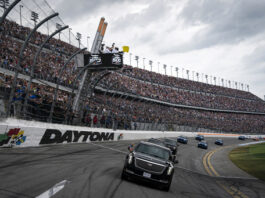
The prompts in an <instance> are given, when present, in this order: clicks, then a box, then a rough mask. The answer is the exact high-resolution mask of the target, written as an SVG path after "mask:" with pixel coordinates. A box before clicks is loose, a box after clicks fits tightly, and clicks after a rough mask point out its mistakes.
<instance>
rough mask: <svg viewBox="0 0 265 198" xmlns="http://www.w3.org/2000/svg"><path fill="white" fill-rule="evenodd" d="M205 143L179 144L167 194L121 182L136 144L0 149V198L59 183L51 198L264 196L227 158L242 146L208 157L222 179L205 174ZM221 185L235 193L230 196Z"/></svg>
mask: <svg viewBox="0 0 265 198" xmlns="http://www.w3.org/2000/svg"><path fill="white" fill-rule="evenodd" d="M206 140H207V141H208V144H209V148H208V150H203V149H199V148H197V141H195V140H194V139H193V138H189V142H188V144H187V145H183V144H180V146H179V152H178V159H179V163H178V164H176V168H175V174H174V178H173V181H172V185H171V189H170V191H169V192H165V191H162V190H160V189H159V188H157V186H152V185H149V184H146V183H139V182H135V181H123V180H121V179H120V175H121V170H122V167H123V164H124V158H125V153H127V147H128V145H129V144H130V143H134V141H120V142H103V143H93V144H92V143H86V144H67V145H66V144H64V145H53V146H45V147H35V148H20V149H7V148H1V149H0V197H1V198H2V197H3V198H6V197H16V198H17V197H21V198H24V197H25V198H27V197H37V196H39V195H40V194H42V193H43V192H45V191H47V190H48V189H50V188H51V187H52V186H54V185H55V184H57V183H59V182H61V181H63V180H67V181H69V183H67V184H66V185H65V187H64V188H63V189H62V190H61V191H59V192H58V193H56V194H55V195H54V196H53V197H54V198H59V197H60V198H62V197H63V198H68V197H69V198H70V197H71V198H73V197H76V198H77V197H78V198H82V197H86V198H94V197H99V198H100V197H102V198H107V197H126V198H129V197H134V198H135V197H137V198H141V197H145V198H148V197H150V198H155V197H167V198H170V197H195V198H200V197H234V198H236V197H242V198H247V197H249V198H255V197H265V183H264V182H262V181H260V180H257V179H255V178H252V177H251V176H249V175H247V174H246V173H244V172H243V171H241V170H239V169H238V168H237V167H235V166H234V165H233V164H232V163H230V162H229V159H228V156H227V153H228V152H229V150H231V149H232V148H233V147H235V146H236V145H237V144H239V143H242V142H241V141H239V140H236V139H235V138H224V139H223V140H224V142H225V145H231V146H230V147H228V148H222V149H219V150H218V151H216V152H215V153H213V154H212V158H211V160H210V161H211V164H212V166H213V167H214V169H215V170H216V171H217V172H218V174H219V175H220V176H225V177H216V176H215V175H214V176H210V175H209V173H208V172H207V171H206V169H205V167H204V165H203V158H204V156H205V155H206V154H207V153H208V152H209V151H214V150H215V149H216V148H218V146H216V145H214V143H213V142H214V140H215V138H206ZM135 142H137V141H135ZM244 142H246V141H244ZM233 177H243V178H233ZM222 185H224V186H227V187H228V188H231V189H233V188H235V191H238V192H237V193H233V191H231V192H232V193H231V192H229V191H227V189H225V187H224V186H222Z"/></svg>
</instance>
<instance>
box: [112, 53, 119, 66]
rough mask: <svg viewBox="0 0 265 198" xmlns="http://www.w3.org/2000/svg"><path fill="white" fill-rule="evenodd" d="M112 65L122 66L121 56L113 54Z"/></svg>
mask: <svg viewBox="0 0 265 198" xmlns="http://www.w3.org/2000/svg"><path fill="white" fill-rule="evenodd" d="M112 64H113V65H121V56H120V55H119V54H113V57H112Z"/></svg>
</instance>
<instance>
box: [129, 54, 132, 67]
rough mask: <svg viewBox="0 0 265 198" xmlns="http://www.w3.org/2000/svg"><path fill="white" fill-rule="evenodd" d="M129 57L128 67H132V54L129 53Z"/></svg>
mask: <svg viewBox="0 0 265 198" xmlns="http://www.w3.org/2000/svg"><path fill="white" fill-rule="evenodd" d="M129 55H130V66H132V53H130V54H129Z"/></svg>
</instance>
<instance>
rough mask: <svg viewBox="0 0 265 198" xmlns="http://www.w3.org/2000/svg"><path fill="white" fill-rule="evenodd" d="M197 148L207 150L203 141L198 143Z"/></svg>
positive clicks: (206, 145)
mask: <svg viewBox="0 0 265 198" xmlns="http://www.w3.org/2000/svg"><path fill="white" fill-rule="evenodd" d="M198 148H203V149H207V148H208V144H207V142H204V141H201V142H199V143H198Z"/></svg>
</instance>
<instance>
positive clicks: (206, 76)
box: [205, 74, 208, 84]
mask: <svg viewBox="0 0 265 198" xmlns="http://www.w3.org/2000/svg"><path fill="white" fill-rule="evenodd" d="M205 79H206V83H207V84H208V75H207V74H206V75H205Z"/></svg>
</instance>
